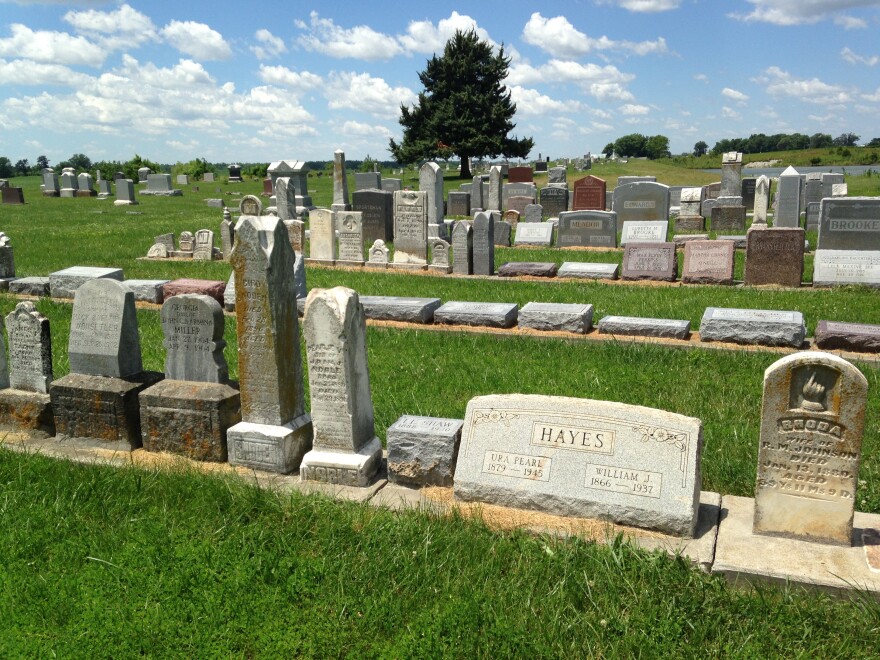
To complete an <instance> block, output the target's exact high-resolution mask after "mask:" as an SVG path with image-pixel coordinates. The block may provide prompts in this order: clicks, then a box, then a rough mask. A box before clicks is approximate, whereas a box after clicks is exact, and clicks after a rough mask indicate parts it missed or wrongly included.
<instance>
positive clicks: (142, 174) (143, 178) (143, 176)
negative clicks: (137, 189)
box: [138, 167, 152, 183]
mask: <svg viewBox="0 0 880 660" xmlns="http://www.w3.org/2000/svg"><path fill="white" fill-rule="evenodd" d="M151 171H152V170H150V168H149V167H141V168H139V169H138V183H146V182H147V180H148V177H149V176H150V172H151Z"/></svg>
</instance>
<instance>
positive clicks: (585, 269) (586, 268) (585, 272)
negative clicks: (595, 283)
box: [556, 261, 620, 280]
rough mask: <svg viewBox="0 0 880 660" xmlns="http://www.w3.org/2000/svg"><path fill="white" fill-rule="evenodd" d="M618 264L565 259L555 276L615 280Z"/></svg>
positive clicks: (618, 268)
mask: <svg viewBox="0 0 880 660" xmlns="http://www.w3.org/2000/svg"><path fill="white" fill-rule="evenodd" d="M619 270H620V266H618V265H617V264H599V263H587V262H580V261H566V262H563V264H562V266H560V267H559V271H558V272H557V273H556V276H557V277H576V278H580V279H587V280H600V279H605V280H616V279H617V273H618V271H619Z"/></svg>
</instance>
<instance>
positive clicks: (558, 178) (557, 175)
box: [547, 167, 567, 185]
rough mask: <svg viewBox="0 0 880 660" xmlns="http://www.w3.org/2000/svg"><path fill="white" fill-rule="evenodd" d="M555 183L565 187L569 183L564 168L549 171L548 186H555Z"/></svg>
mask: <svg viewBox="0 0 880 660" xmlns="http://www.w3.org/2000/svg"><path fill="white" fill-rule="evenodd" d="M554 183H561V184H563V185H565V184H566V183H567V181H566V170H565V168H564V167H551V168H550V169H548V170H547V184H548V185H553V184H554Z"/></svg>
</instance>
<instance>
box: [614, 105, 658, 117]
mask: <svg viewBox="0 0 880 660" xmlns="http://www.w3.org/2000/svg"><path fill="white" fill-rule="evenodd" d="M618 110H619V111H620V114H622V115H628V116H634V115H639V116H641V115H646V114H648V113H649V112H650V111H651V108H649V107H648V106H646V105H638V104H636V103H626V104H625V105H622V106H620V107H619V108H618Z"/></svg>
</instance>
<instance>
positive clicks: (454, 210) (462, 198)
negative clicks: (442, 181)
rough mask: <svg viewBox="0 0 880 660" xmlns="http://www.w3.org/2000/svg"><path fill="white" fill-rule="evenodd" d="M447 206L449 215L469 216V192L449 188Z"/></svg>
mask: <svg viewBox="0 0 880 660" xmlns="http://www.w3.org/2000/svg"><path fill="white" fill-rule="evenodd" d="M448 207H449V208H448V210H449V215H463V216H469V215H470V214H471V194H470V193H469V192H456V191H454V190H450V191H449V199H448Z"/></svg>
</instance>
